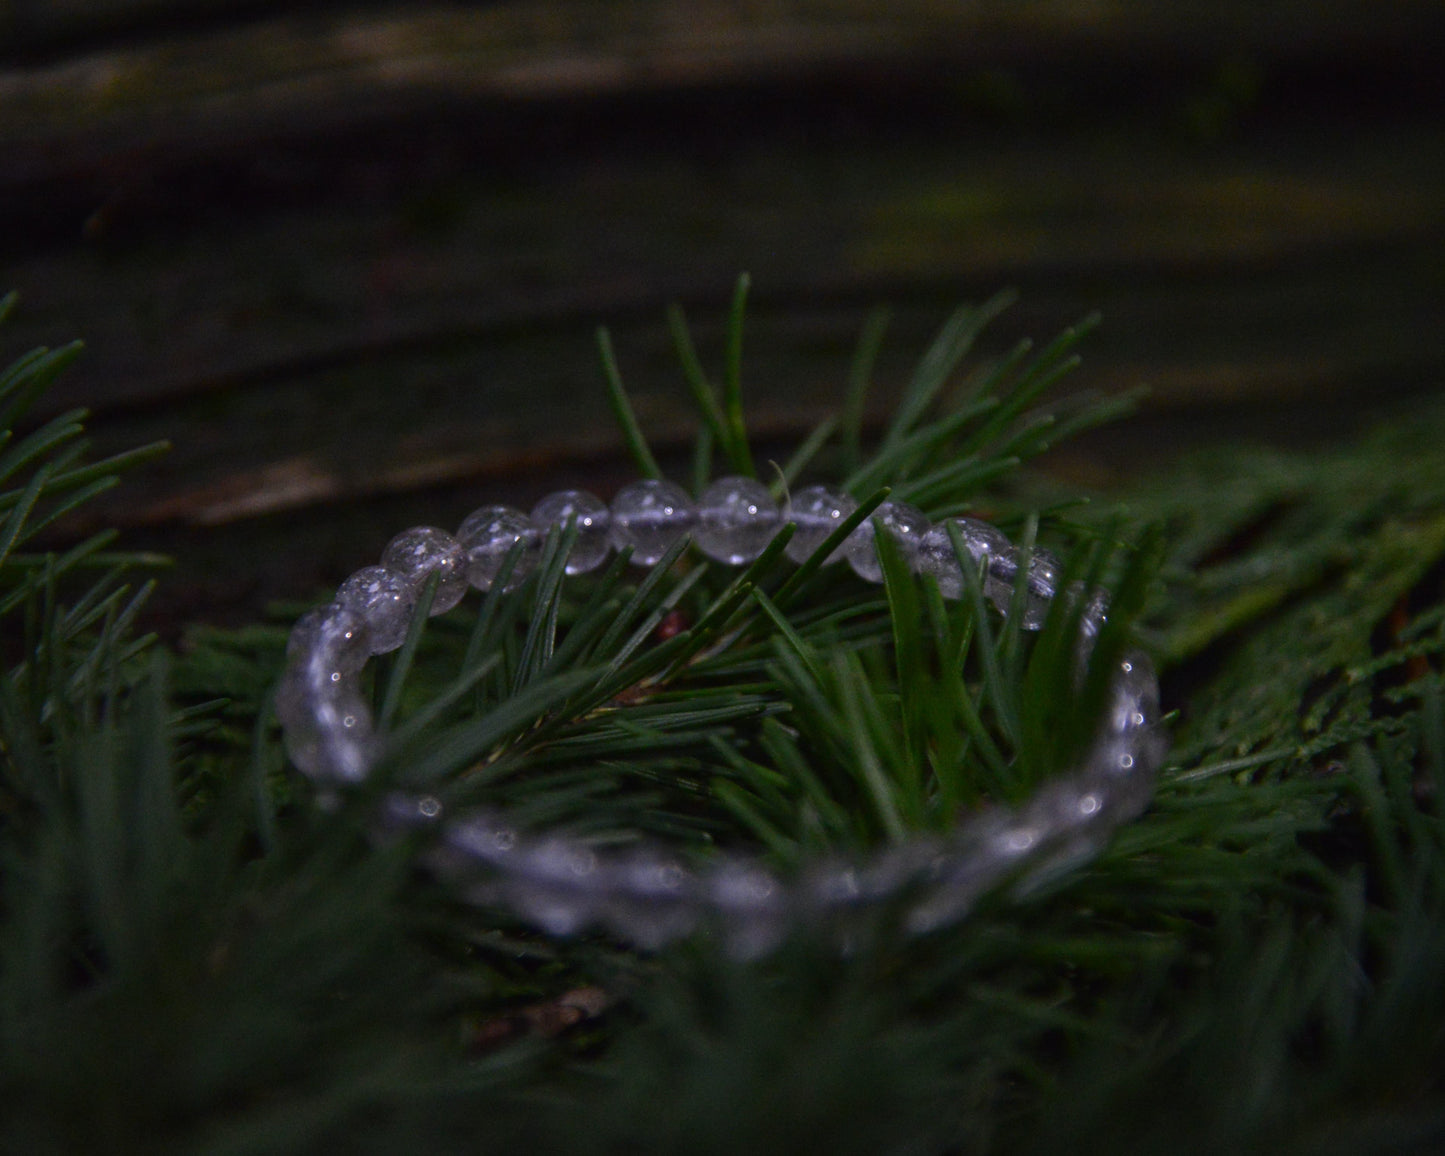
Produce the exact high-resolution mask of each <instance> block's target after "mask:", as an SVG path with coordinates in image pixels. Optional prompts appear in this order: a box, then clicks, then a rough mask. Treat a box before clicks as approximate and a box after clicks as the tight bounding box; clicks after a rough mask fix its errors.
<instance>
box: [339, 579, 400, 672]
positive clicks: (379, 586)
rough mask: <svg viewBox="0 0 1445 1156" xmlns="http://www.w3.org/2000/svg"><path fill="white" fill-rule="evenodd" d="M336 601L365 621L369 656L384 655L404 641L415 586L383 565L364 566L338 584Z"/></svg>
mask: <svg viewBox="0 0 1445 1156" xmlns="http://www.w3.org/2000/svg"><path fill="white" fill-rule="evenodd" d="M336 601H337V603H339V604H340V605H342V606H344V607H346V608H347V609H348V610H352V611H355V612H356V613H357V614H360V615H361V617H362V618H363V619H365V620H366V628H367V632H368V633H369V635H370V636H371V653H372V654H386V653H388V652H389V651H392V650H395V649H396V648H397V647H398V646H400V645H401V644H402V643H403V642H404V641H406V632H407V628H408V627H410V626H411V612H412V610H413V609H414V608H415V606H416V587H415V586H413V585H412V584H411V583H410V582H409V581H407V579H406V576H405V575H403V574H398V573H397V572H396V571H395V570H389V569H387V568H386V567H385V566H365V567H363V568H362V569H360V570H358V571H357V572H356V573H355V574H353V575H352V576H351V577H350V578H348V579H347V580H346V581H345V582H343V583H342V584H341V588H340V589H339V590H337V592H336Z"/></svg>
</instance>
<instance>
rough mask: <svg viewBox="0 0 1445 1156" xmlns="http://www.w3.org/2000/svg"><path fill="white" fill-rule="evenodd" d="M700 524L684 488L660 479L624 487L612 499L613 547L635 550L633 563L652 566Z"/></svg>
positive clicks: (651, 479) (633, 551) (649, 479)
mask: <svg viewBox="0 0 1445 1156" xmlns="http://www.w3.org/2000/svg"><path fill="white" fill-rule="evenodd" d="M696 523H697V511H696V509H694V507H693V504H692V499H691V498H689V497H688V496H687V491H686V490H684V489H683V488H682V487H681V486H675V485H673V484H672V483H671V482H665V481H661V480H659V479H657V478H648V479H647V480H645V481H641V482H633V483H632V484H631V485H630V486H624V487H623V488H622V489H621V490H620V491H618V494H617V496H616V497H615V498H613V499H612V544H613V545H614V546H616V547H617V548H618V549H619V550H621V549H623V548H624V547H627V546H631V547H632V561H633V562H635V563H636V564H637V565H639V566H651V565H652V564H653V563H654V562H656V561H657V560H658V559H659V558H661V557H662V556H663V555H664V554H666V553H667V551H668V550H669V549H670V548H671V547H672V545H673V543H675V542H676V541H677V540H678V539H679V538H681V537H682V536H683V535H684V534H687V533H689V532H690V531H691V530H692V528H693V526H694V525H695V524H696Z"/></svg>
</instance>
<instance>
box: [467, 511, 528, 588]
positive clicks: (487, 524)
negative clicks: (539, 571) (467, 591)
mask: <svg viewBox="0 0 1445 1156" xmlns="http://www.w3.org/2000/svg"><path fill="white" fill-rule="evenodd" d="M457 541H458V542H460V543H461V547H462V550H463V551H465V553H466V559H467V581H468V582H470V583H471V584H472V585H473V586H475V587H476V588H477V589H478V590H490V589H491V588H492V583H493V582H495V581H496V580H497V575H498V574H499V573H500V572H501V569H502V566H503V564H504V563H505V562H506V560H507V556H508V555H509V554H510V553H511V552H512V549H513V547H515V546H516V544H517V543H518V542H521V543H523V545H522V551H521V553H520V554H519V555H518V556H517V560H516V562H515V563H513V565H512V574H511V577H510V578H508V579H507V584H506V587H505V589H507V590H515V589H516V588H517V587H518V586H520V585H521V584H522V582H523V581H524V580H525V579H526V577H527V575H528V574H530V573H531V572H532V571H533V570H535V569H536V568H537V559H538V557H539V556H540V554H541V545H542V535H541V533H540V532H539V531H538V529H537V524H536V523H535V522H533V521H532V519H531V518H529V517H527V515H526V514H524V513H522V511H521V510H517V509H513V508H512V507H511V506H483V507H482V508H481V509H480V510H473V511H472V512H471V513H470V514H468V515H467V516H466V517H465V518H463V519H462V524H461V525H460V526H458V527H457Z"/></svg>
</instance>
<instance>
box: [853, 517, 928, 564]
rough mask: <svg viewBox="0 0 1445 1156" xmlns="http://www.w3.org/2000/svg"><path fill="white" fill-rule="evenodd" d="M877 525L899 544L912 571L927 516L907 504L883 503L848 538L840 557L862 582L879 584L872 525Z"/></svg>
mask: <svg viewBox="0 0 1445 1156" xmlns="http://www.w3.org/2000/svg"><path fill="white" fill-rule="evenodd" d="M875 522H880V523H882V525H883V528H884V529H885V530H887V531H888V533H889V534H890V535H891V536H892V538H893V540H894V541H895V542H897V543H898V546H899V549H901V550H902V552H903V557H904V559H905V561H907V563H908V565H909V568H910V569H912V568H913V567H914V566H915V565H916V564H917V558H918V544H919V542H920V541H921V540H922V538H923V535H924V534H926V533H927V532H928V516H927V515H926V514H924V512H923V511H922V510H920V509H919V508H918V507H917V506H914V505H912V504H910V503H908V502H892V501H889V502H884V503H883V504H882V505H881V506H879V507H878V508H877V509H876V510H874V511H873V513H872V515H871V516H870V517H869V518H868V520H867V521H866V522H864V523H863V524H862V525H861V526H859V527H858V528H857V529H856V530H854V531H853V533H851V534H850V535H848V541H847V542H846V543H845V544H844V546H843V551H844V553H843V556H844V557H845V558H847V559H848V565H850V566H852V567H853V572H854V573H855V574H857V575H858V577H860V578H862V579H863V580H864V581H865V582H882V581H883V566H882V563H880V562H879V561H878V548H877V545H876V544H875V543H874V541H873V536H874V523H875Z"/></svg>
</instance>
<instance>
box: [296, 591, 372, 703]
mask: <svg viewBox="0 0 1445 1156" xmlns="http://www.w3.org/2000/svg"><path fill="white" fill-rule="evenodd" d="M286 656H287V658H289V659H290V660H291V662H292V663H293V664H298V663H305V664H307V665H308V666H310V667H312V668H313V669H316V670H323V671H325V673H326V681H328V682H332V683H340V682H342V681H343V680H344V679H346V678H350V677H352V676H354V675H355V674H357V673H358V672H359V671H360V670H361V668H362V667H363V666H365V665H366V660H367V659H368V658H370V657H371V639H370V637H369V636H368V635H367V631H366V622H365V620H364V619H363V618H362V617H361V615H360V614H358V613H356V612H355V611H354V610H348V609H347V608H346V607H344V606H341V605H339V604H338V603H335V602H333V603H331V604H330V605H329V606H320V607H317V608H316V609H315V610H308V611H307V612H306V613H305V614H303V615H302V616H301V617H300V618H298V619H297V620H296V625H295V626H293V627H292V628H291V634H290V637H288V638H287V640H286Z"/></svg>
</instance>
